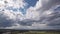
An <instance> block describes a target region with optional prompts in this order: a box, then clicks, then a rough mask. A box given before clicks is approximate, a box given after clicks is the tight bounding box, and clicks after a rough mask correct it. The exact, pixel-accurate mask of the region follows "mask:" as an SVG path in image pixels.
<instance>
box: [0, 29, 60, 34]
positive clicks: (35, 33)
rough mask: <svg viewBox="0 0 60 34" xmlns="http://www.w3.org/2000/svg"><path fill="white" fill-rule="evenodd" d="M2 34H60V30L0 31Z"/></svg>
mask: <svg viewBox="0 0 60 34" xmlns="http://www.w3.org/2000/svg"><path fill="white" fill-rule="evenodd" d="M0 34H60V30H10V29H9V30H7V29H6V30H5V29H0Z"/></svg>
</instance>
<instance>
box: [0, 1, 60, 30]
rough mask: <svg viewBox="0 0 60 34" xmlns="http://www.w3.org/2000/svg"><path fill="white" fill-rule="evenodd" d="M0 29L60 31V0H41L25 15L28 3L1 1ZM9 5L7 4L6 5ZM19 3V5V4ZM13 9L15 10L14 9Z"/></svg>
mask: <svg viewBox="0 0 60 34" xmlns="http://www.w3.org/2000/svg"><path fill="white" fill-rule="evenodd" d="M0 2H2V3H0V28H6V29H22V28H23V29H59V28H60V27H59V26H60V21H59V20H60V12H59V11H60V10H58V11H57V10H56V9H58V7H60V6H58V5H59V3H60V0H39V1H37V3H36V5H35V6H34V7H32V6H30V7H29V8H28V9H26V14H25V15H23V14H22V12H23V11H21V10H20V8H23V9H25V8H26V6H27V5H28V3H26V2H25V1H24V0H16V1H14V2H13V0H6V1H4V0H3V1H0ZM4 2H5V3H7V4H5V3H4ZM17 2H18V3H17ZM12 8H13V9H12Z"/></svg>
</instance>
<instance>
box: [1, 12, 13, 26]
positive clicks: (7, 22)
mask: <svg viewBox="0 0 60 34" xmlns="http://www.w3.org/2000/svg"><path fill="white" fill-rule="evenodd" d="M7 18H8V17H7V16H5V15H4V14H3V13H2V14H1V13H0V27H10V26H12V24H13V20H8V19H7Z"/></svg>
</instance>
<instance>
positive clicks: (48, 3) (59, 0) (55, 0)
mask: <svg viewBox="0 0 60 34" xmlns="http://www.w3.org/2000/svg"><path fill="white" fill-rule="evenodd" d="M59 4H60V0H42V7H41V8H40V9H38V10H39V11H41V10H42V11H45V10H49V9H50V8H51V7H53V6H55V5H59Z"/></svg>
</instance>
